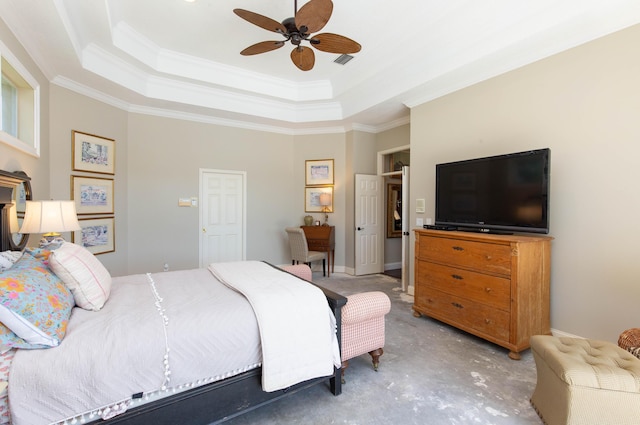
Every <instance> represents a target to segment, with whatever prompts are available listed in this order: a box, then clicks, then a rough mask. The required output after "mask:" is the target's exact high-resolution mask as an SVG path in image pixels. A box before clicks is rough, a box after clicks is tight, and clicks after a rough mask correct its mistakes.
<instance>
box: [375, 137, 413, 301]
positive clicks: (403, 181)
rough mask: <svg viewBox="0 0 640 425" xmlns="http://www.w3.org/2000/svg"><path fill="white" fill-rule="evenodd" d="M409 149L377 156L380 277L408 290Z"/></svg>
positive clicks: (405, 147) (386, 152) (396, 150)
mask: <svg viewBox="0 0 640 425" xmlns="http://www.w3.org/2000/svg"><path fill="white" fill-rule="evenodd" d="M410 164H411V152H410V148H409V146H400V147H398V148H394V149H389V150H386V151H381V152H378V175H381V176H383V177H384V182H385V188H386V191H385V192H386V193H385V202H386V205H387V207H386V208H385V211H384V214H385V223H386V232H385V243H384V244H383V258H384V273H385V274H387V275H390V276H394V277H398V278H400V279H401V282H402V290H403V291H406V290H407V288H408V276H409V274H408V271H409V270H408V268H409V237H410V234H409V226H408V225H409V208H408V206H409V166H410Z"/></svg>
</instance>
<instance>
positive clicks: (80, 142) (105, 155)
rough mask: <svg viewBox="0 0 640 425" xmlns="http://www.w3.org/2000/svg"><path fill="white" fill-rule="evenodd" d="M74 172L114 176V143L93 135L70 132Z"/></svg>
mask: <svg viewBox="0 0 640 425" xmlns="http://www.w3.org/2000/svg"><path fill="white" fill-rule="evenodd" d="M71 139H72V144H73V148H72V152H73V161H72V164H73V165H72V168H73V170H74V171H89V172H91V173H100V174H111V175H113V174H115V169H116V141H115V140H113V139H107V138H105V137H100V136H96V135H93V134H87V133H82V132H80V131H76V130H73V131H72V137H71Z"/></svg>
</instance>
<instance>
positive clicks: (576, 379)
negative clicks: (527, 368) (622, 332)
mask: <svg viewBox="0 0 640 425" xmlns="http://www.w3.org/2000/svg"><path fill="white" fill-rule="evenodd" d="M531 351H532V352H533V358H534V360H535V362H536V370H537V377H538V379H537V383H536V388H535V391H534V392H533V396H532V397H531V404H532V405H533V407H534V408H535V409H536V411H537V412H538V415H539V416H540V418H542V420H543V422H545V423H546V424H547V425H589V424H594V425H607V424H611V425H626V424H628V425H638V424H640V360H639V359H637V358H636V357H634V356H633V355H631V354H630V353H629V352H627V351H625V350H623V349H621V348H620V347H618V346H616V345H615V344H612V343H609V342H604V341H594V340H589V339H580V338H559V337H553V336H549V335H535V336H533V337H531Z"/></svg>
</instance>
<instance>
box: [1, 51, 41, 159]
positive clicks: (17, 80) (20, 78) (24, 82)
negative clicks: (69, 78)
mask: <svg viewBox="0 0 640 425" xmlns="http://www.w3.org/2000/svg"><path fill="white" fill-rule="evenodd" d="M0 74H1V75H2V91H1V92H0V97H1V99H2V102H1V103H0V109H1V112H2V114H0V142H3V143H6V144H8V145H10V146H13V147H15V148H17V149H20V150H22V151H24V152H27V153H29V154H31V155H34V156H39V155H40V113H39V111H40V86H39V85H38V84H37V82H36V80H35V79H34V78H33V77H32V76H31V74H29V72H28V71H27V70H26V68H25V67H23V66H22V64H21V63H20V62H18V60H17V59H16V58H15V57H14V56H13V55H12V54H11V52H10V51H9V50H8V49H7V48H6V46H5V45H4V44H2V42H0Z"/></svg>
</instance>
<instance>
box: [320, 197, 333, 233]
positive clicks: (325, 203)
mask: <svg viewBox="0 0 640 425" xmlns="http://www.w3.org/2000/svg"><path fill="white" fill-rule="evenodd" d="M320 205H322V212H323V213H324V224H323V226H328V225H329V214H327V213H328V212H329V205H331V194H330V193H321V194H320Z"/></svg>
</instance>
